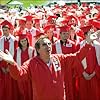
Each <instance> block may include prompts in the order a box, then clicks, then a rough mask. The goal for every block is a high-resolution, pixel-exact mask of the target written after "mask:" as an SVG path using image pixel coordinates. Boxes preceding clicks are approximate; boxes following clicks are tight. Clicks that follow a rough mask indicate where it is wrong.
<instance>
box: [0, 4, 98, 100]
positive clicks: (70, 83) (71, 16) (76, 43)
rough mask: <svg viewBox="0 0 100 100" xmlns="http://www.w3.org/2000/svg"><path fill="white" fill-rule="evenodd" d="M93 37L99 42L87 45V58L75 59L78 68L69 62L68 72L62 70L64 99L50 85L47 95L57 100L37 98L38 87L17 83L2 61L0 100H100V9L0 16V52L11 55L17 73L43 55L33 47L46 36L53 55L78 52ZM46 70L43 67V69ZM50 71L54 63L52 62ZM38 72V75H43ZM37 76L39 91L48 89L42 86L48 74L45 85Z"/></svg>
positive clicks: (40, 9)
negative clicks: (41, 88) (17, 68)
mask: <svg viewBox="0 0 100 100" xmlns="http://www.w3.org/2000/svg"><path fill="white" fill-rule="evenodd" d="M90 34H94V35H97V37H98V38H97V39H96V40H94V41H93V42H92V43H91V44H90V45H89V46H90V47H91V49H90V50H89V51H88V52H87V54H86V57H85V58H84V59H82V60H79V61H77V59H75V60H76V61H75V63H77V64H74V62H72V61H70V60H69V62H68V65H64V66H67V67H65V69H64V70H65V71H64V87H63V88H64V91H65V92H64V97H63V98H62V97H60V96H59V98H58V97H57V95H56V92H58V91H53V92H54V93H51V91H49V89H50V85H49V82H48V81H47V82H48V91H49V92H48V94H47V95H49V94H52V95H55V99H54V98H53V97H51V98H50V97H49V96H48V97H47V98H46V97H45V98H46V99H42V96H43V95H42V94H41V95H40V97H36V96H37V94H36V91H37V90H36V87H35V86H36V85H34V86H33V82H32V80H31V77H30V78H29V79H25V77H22V78H18V77H14V76H13V75H12V74H13V73H17V71H14V72H12V71H11V73H10V69H9V66H10V65H9V63H7V62H6V61H4V60H3V59H2V58H0V100H89V99H90V100H100V38H99V37H100V5H99V4H87V3H82V4H81V5H80V6H79V5H78V4H71V5H67V4H65V5H63V6H60V5H59V4H53V5H51V6H43V7H41V6H37V7H31V8H29V9H25V10H20V11H18V10H17V9H10V10H8V11H6V10H4V12H1V13H0V50H1V51H3V52H7V50H8V51H9V52H10V53H11V55H12V56H13V58H14V60H15V61H16V62H17V64H18V66H19V67H21V65H23V63H24V62H26V61H27V60H29V59H31V58H32V57H36V56H37V55H39V54H38V52H37V50H36V48H38V47H37V46H36V45H35V43H36V42H37V41H38V39H39V38H40V37H41V36H46V37H48V38H49V40H50V41H51V43H52V54H70V53H75V52H78V51H80V50H81V49H82V48H83V47H84V46H85V45H86V44H87V42H86V37H87V36H88V35H90ZM44 45H45V44H44ZM48 45H49V44H48ZM83 53H84V52H83ZM81 54H82V53H81ZM44 55H45V52H44ZM37 62H38V60H37ZM35 63H36V62H35ZM35 63H34V64H35ZM40 63H41V62H40ZM69 63H71V64H69ZM43 64H44V63H41V66H42V65H43ZM33 66H34V65H33ZM41 66H38V67H41ZM47 66H48V67H49V66H51V63H50V62H48V63H47ZM55 70H56V71H59V70H60V69H58V70H57V69H55ZM40 71H41V70H39V71H38V74H39V75H40V73H41V72H40ZM50 71H51V69H50ZM39 72H40V73H39ZM44 73H45V72H44ZM48 73H49V71H48ZM22 74H23V73H22ZM52 74H53V73H52ZM39 75H37V78H39V79H40V80H41V82H40V83H38V85H39V84H40V85H41V84H47V83H44V82H45V81H44V82H43V81H42V80H45V77H46V76H45V74H43V77H44V78H43V77H42V76H41V77H42V78H43V79H41V78H40V77H38V76H39ZM55 76H56V75H55ZM53 78H55V77H53ZM46 80H47V79H46ZM53 83H54V84H56V81H55V80H53ZM44 86H45V85H44ZM57 86H59V85H57ZM57 86H55V87H57ZM45 88H47V87H43V89H44V92H45V91H46V89H45ZM58 88H59V87H58ZM34 91H35V92H34ZM41 91H42V92H43V90H41ZM59 91H60V89H59ZM61 91H62V90H61ZM37 92H40V91H37ZM59 93H62V92H59ZM37 98H38V99H37Z"/></svg>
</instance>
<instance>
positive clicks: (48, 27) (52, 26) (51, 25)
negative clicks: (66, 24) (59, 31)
mask: <svg viewBox="0 0 100 100" xmlns="http://www.w3.org/2000/svg"><path fill="white" fill-rule="evenodd" d="M51 28H54V29H55V25H53V24H49V25H46V26H45V27H44V28H43V30H44V31H47V30H50V29H51Z"/></svg>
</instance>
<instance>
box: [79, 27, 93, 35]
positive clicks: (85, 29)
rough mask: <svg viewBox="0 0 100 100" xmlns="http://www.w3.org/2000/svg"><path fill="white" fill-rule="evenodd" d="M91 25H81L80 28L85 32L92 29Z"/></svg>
mask: <svg viewBox="0 0 100 100" xmlns="http://www.w3.org/2000/svg"><path fill="white" fill-rule="evenodd" d="M91 27H92V26H91V25H89V26H84V27H81V28H80V29H81V30H82V31H83V32H84V33H85V32H88V31H89V30H90V29H91Z"/></svg>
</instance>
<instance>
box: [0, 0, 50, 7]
mask: <svg viewBox="0 0 100 100" xmlns="http://www.w3.org/2000/svg"><path fill="white" fill-rule="evenodd" d="M9 1H11V0H0V4H7V3H8V2H9ZM12 1H14V0H12ZM16 1H19V2H22V3H23V6H24V7H28V6H30V4H32V5H43V4H45V3H46V2H47V1H48V0H16Z"/></svg>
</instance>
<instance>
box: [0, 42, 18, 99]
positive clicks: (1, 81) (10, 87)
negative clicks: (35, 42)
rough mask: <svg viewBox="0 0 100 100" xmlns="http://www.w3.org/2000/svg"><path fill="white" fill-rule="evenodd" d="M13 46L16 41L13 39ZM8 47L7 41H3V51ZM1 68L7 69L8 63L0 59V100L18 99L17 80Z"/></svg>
mask: <svg viewBox="0 0 100 100" xmlns="http://www.w3.org/2000/svg"><path fill="white" fill-rule="evenodd" d="M14 43H15V45H14V46H15V48H16V44H17V42H16V41H15V42H14ZM8 48H9V41H4V51H5V50H6V49H7V50H9V49H8ZM2 68H4V69H6V70H7V69H8V64H7V63H6V62H5V61H0V86H1V88H0V100H18V97H19V92H18V85H17V81H16V80H14V79H13V78H12V77H11V76H10V74H9V71H8V72H7V73H4V72H3V71H2Z"/></svg>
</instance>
